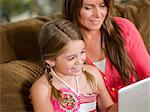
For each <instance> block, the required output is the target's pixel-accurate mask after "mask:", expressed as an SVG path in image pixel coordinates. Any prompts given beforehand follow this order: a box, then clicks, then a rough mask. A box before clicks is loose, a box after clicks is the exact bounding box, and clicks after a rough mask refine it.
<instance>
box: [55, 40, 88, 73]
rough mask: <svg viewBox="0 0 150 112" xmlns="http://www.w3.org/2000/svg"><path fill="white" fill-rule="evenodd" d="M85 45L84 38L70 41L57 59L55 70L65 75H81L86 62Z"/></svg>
mask: <svg viewBox="0 0 150 112" xmlns="http://www.w3.org/2000/svg"><path fill="white" fill-rule="evenodd" d="M85 59H86V55H85V45H84V42H83V41H82V40H74V41H70V42H69V43H68V44H67V45H66V46H65V47H64V48H63V51H62V53H61V54H60V55H59V56H57V58H56V60H55V67H54V70H55V72H56V73H57V74H58V75H59V74H63V75H79V74H81V73H82V67H83V63H84V62H85Z"/></svg>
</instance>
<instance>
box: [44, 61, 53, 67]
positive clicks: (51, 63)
mask: <svg viewBox="0 0 150 112" xmlns="http://www.w3.org/2000/svg"><path fill="white" fill-rule="evenodd" d="M45 62H46V63H47V64H49V65H50V66H51V67H54V66H55V62H54V61H52V60H45Z"/></svg>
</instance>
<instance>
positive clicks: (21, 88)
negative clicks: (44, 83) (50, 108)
mask: <svg viewBox="0 0 150 112" xmlns="http://www.w3.org/2000/svg"><path fill="white" fill-rule="evenodd" d="M0 71H1V73H0V77H1V79H0V85H1V89H0V93H1V95H2V96H1V99H0V104H1V105H0V109H1V111H2V112H12V111H15V112H16V111H17V112H21V111H32V110H33V109H32V105H31V103H30V99H29V98H28V96H29V94H30V92H29V90H30V87H31V85H32V83H33V82H34V81H35V80H36V79H37V78H39V77H40V76H41V74H42V73H43V68H42V64H41V62H40V61H32V62H29V61H12V62H9V63H5V64H1V65H0Z"/></svg>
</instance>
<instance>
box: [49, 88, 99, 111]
mask: <svg viewBox="0 0 150 112" xmlns="http://www.w3.org/2000/svg"><path fill="white" fill-rule="evenodd" d="M60 92H61V99H60V100H59V101H58V99H56V98H52V104H53V108H54V110H55V111H56V112H82V111H84V112H85V111H86V112H87V111H88V112H96V94H95V93H93V94H85V95H83V94H80V95H77V94H76V93H74V92H73V91H71V90H70V89H69V88H63V89H61V90H60Z"/></svg>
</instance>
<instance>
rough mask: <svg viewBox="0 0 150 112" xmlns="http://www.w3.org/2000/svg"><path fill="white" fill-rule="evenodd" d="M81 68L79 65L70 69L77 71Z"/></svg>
mask: <svg viewBox="0 0 150 112" xmlns="http://www.w3.org/2000/svg"><path fill="white" fill-rule="evenodd" d="M81 70H82V67H81V66H78V67H74V68H72V71H73V72H79V71H81Z"/></svg>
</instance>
